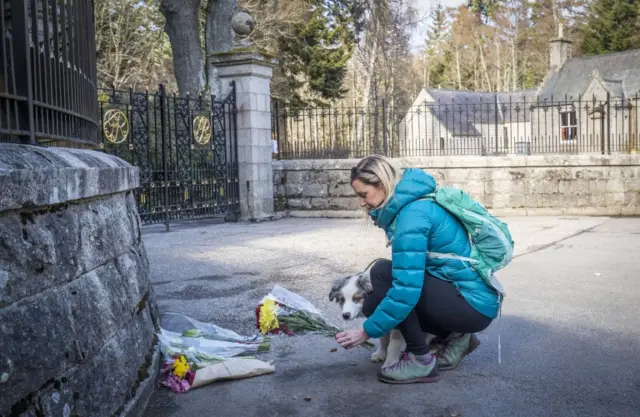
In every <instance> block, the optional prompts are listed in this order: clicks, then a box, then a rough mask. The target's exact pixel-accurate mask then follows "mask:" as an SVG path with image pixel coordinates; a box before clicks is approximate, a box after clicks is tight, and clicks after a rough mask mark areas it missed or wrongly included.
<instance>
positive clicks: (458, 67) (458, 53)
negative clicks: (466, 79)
mask: <svg viewBox="0 0 640 417" xmlns="http://www.w3.org/2000/svg"><path fill="white" fill-rule="evenodd" d="M456 78H457V81H458V90H462V71H461V70H460V48H459V47H458V46H456Z"/></svg>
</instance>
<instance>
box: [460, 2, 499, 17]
mask: <svg viewBox="0 0 640 417" xmlns="http://www.w3.org/2000/svg"><path fill="white" fill-rule="evenodd" d="M500 3H502V0H469V1H468V2H467V7H468V8H469V9H470V10H471V11H472V12H474V13H475V14H476V16H477V17H478V22H483V21H484V22H487V21H488V20H489V19H490V18H491V17H493V13H494V11H495V10H496V8H497V7H499V6H500Z"/></svg>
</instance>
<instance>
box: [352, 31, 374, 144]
mask: <svg viewBox="0 0 640 417" xmlns="http://www.w3.org/2000/svg"><path fill="white" fill-rule="evenodd" d="M377 53H378V37H377V36H375V33H374V36H373V46H372V47H371V55H370V57H369V68H366V69H365V72H366V75H365V77H366V78H365V80H366V81H365V82H364V99H363V100H362V111H363V113H361V117H360V122H359V123H358V129H357V134H356V137H357V140H358V143H359V144H362V141H363V140H364V125H365V123H366V122H367V115H368V113H369V100H370V97H371V83H372V79H373V72H374V70H375V68H374V67H375V63H376V54H377Z"/></svg>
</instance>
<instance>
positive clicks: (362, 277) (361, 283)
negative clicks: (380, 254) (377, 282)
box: [358, 273, 373, 294]
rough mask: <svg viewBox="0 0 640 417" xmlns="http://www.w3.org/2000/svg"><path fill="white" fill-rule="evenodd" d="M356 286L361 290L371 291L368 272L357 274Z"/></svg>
mask: <svg viewBox="0 0 640 417" xmlns="http://www.w3.org/2000/svg"><path fill="white" fill-rule="evenodd" d="M358 287H360V288H362V291H364V292H365V293H367V294H368V293H370V292H372V291H373V286H372V285H371V278H370V277H369V274H368V273H364V274H359V275H358Z"/></svg>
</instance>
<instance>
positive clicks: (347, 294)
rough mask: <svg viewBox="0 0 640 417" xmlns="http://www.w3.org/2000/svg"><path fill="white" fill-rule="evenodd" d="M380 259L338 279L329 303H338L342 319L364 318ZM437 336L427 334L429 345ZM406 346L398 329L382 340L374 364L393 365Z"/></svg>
mask: <svg viewBox="0 0 640 417" xmlns="http://www.w3.org/2000/svg"><path fill="white" fill-rule="evenodd" d="M377 260H378V259H376V260H374V261H373V262H371V263H370V264H369V265H368V266H367V268H365V270H364V271H363V272H360V273H357V274H355V275H349V276H346V277H341V278H337V279H336V280H335V281H334V282H333V285H332V286H331V290H330V291H329V301H331V302H334V301H335V302H336V303H337V304H338V305H339V306H340V309H341V312H342V318H343V319H344V320H346V321H351V320H355V319H356V318H358V317H361V316H362V306H363V304H364V300H365V299H366V297H367V296H368V295H369V294H370V293H371V292H372V291H373V286H372V285H371V275H370V272H371V267H372V266H373V265H374V264H375V262H376V261H377ZM434 338H435V336H434V335H432V334H429V333H425V342H426V343H427V345H429V344H430V343H431V342H432V341H433V340H434ZM405 346H406V343H405V340H404V337H402V334H401V333H400V331H399V330H398V329H393V330H391V331H390V332H388V333H386V334H384V335H383V336H382V337H381V338H380V342H379V344H378V349H377V350H376V351H375V352H373V353H372V354H371V360H372V361H373V362H384V363H383V365H382V366H383V367H387V366H390V365H393V364H394V363H396V362H397V361H398V360H399V359H400V355H401V354H402V351H403V350H404V348H405Z"/></svg>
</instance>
